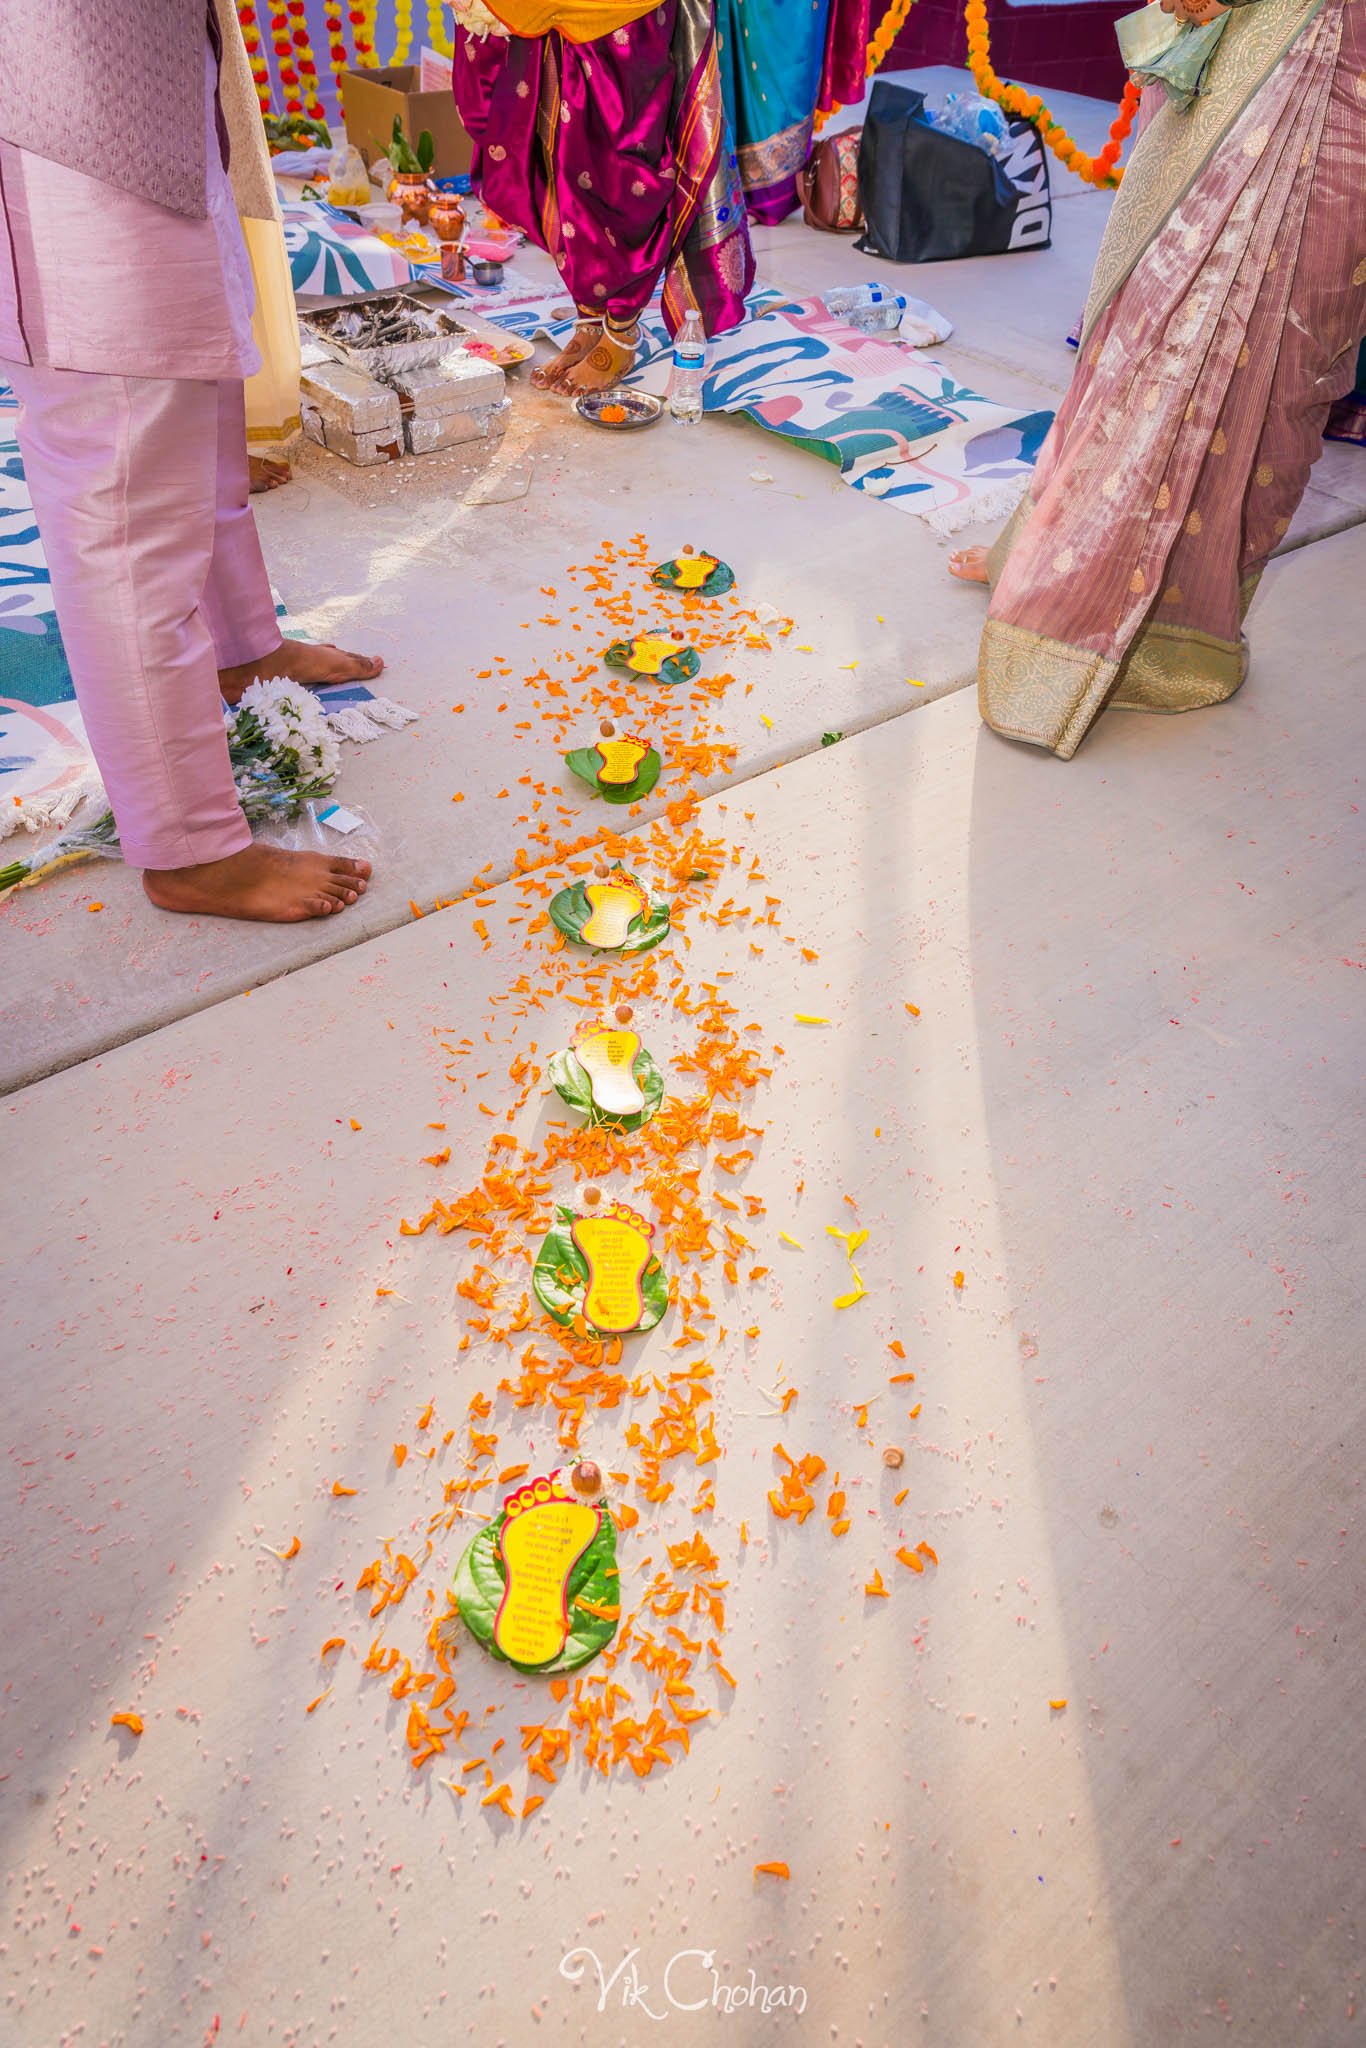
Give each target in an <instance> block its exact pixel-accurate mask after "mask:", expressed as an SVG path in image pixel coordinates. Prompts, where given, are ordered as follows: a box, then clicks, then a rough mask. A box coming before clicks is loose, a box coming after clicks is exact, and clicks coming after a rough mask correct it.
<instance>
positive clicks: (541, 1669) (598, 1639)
mask: <svg viewBox="0 0 1366 2048" xmlns="http://www.w3.org/2000/svg"><path fill="white" fill-rule="evenodd" d="M505 1520H506V1517H505V1516H504V1515H503V1514H502V1513H501V1511H500V1512H499V1514H498V1515H496V1516H495V1518H494V1519H493V1521H491V1522H486V1523H485V1525H484V1527H483V1528H482V1529H481V1530H480V1531H479V1533H478V1535H477V1536H475V1537H474V1539H473V1541H472V1542H470V1543H469V1544H467V1545H466V1547H465V1549H464V1551H463V1552H462V1553H461V1557H460V1561H459V1563H458V1564H457V1565H456V1568H455V1578H454V1580H453V1582H452V1591H453V1592H454V1594H455V1599H456V1605H457V1606H458V1607H459V1609H460V1618H461V1620H462V1621H463V1622H464V1624H465V1626H466V1628H467V1629H468V1630H469V1632H470V1634H471V1635H472V1636H473V1637H474V1638H475V1640H476V1642H478V1643H480V1644H482V1646H483V1648H484V1649H486V1650H487V1651H488V1653H489V1655H490V1656H491V1657H496V1658H497V1659H498V1662H499V1663H500V1664H512V1668H513V1670H514V1671H528V1672H534V1673H535V1675H536V1676H537V1677H543V1678H554V1677H557V1676H558V1675H559V1674H561V1673H563V1672H566V1671H577V1670H578V1669H579V1667H580V1665H583V1664H587V1663H588V1662H589V1661H590V1660H591V1659H592V1658H594V1657H596V1656H598V1655H599V1654H600V1653H601V1652H602V1651H603V1650H605V1649H606V1648H607V1645H608V1644H609V1643H610V1642H611V1640H612V1638H613V1636H614V1635H615V1634H616V1632H617V1619H616V1617H613V1616H607V1615H601V1614H590V1613H588V1612H587V1611H586V1610H585V1609H584V1608H582V1607H579V1606H576V1604H575V1603H576V1601H577V1600H578V1599H579V1597H580V1595H582V1597H583V1598H584V1599H585V1600H591V1601H592V1603H593V1605H594V1606H595V1607H620V1605H621V1592H620V1584H621V1582H620V1579H619V1577H618V1575H617V1532H616V1527H615V1525H614V1523H613V1521H612V1517H611V1515H610V1514H608V1512H607V1510H606V1508H605V1507H604V1509H603V1514H602V1523H601V1526H600V1527H599V1529H598V1533H597V1535H596V1536H595V1537H594V1538H593V1541H592V1542H591V1543H590V1544H589V1546H588V1548H587V1550H585V1551H584V1553H583V1556H582V1557H581V1558H580V1559H579V1561H578V1563H577V1564H576V1565H575V1566H574V1569H573V1571H572V1572H571V1573H570V1575H569V1579H568V1581H567V1584H566V1588H565V1591H566V1597H567V1603H568V1610H569V1634H568V1635H567V1636H566V1638H565V1643H564V1648H563V1649H562V1650H561V1651H560V1654H559V1656H558V1657H554V1658H552V1659H551V1661H550V1662H549V1663H548V1664H535V1665H530V1664H514V1663H512V1659H511V1658H510V1657H506V1656H504V1654H503V1652H502V1651H501V1650H500V1649H499V1648H498V1645H497V1644H496V1643H495V1642H494V1640H493V1630H494V1624H495V1623H496V1621H497V1619H498V1609H499V1607H500V1606H501V1605H502V1600H503V1588H504V1587H505V1586H506V1584H507V1574H506V1572H505V1570H504V1568H503V1560H502V1556H501V1554H500V1552H499V1548H498V1539H499V1535H500V1533H501V1531H502V1527H503V1523H504V1521H505Z"/></svg>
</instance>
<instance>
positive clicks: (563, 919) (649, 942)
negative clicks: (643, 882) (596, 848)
mask: <svg viewBox="0 0 1366 2048" xmlns="http://www.w3.org/2000/svg"><path fill="white" fill-rule="evenodd" d="M587 887H588V884H587V882H586V880H585V878H584V877H583V876H582V875H581V876H580V877H579V879H578V880H577V881H576V882H572V883H571V884H570V885H569V886H568V887H567V888H565V889H561V890H560V891H559V893H558V894H557V895H555V896H552V897H551V899H550V921H551V923H552V924H553V925H554V926H555V929H556V931H560V932H563V933H564V935H565V937H566V938H567V939H572V940H573V941H574V943H575V945H577V946H585V945H586V946H588V947H589V948H590V949H591V950H592V951H594V952H608V953H648V952H649V950H650V948H651V947H652V946H657V945H658V944H659V942H660V940H661V939H663V938H666V937H667V936H668V932H669V906H668V904H667V903H662V902H655V903H652V904H651V905H650V908H649V910H648V911H647V912H646V913H645V915H644V916H643V917H642V916H641V915H640V914H639V913H637V915H636V916H635V917H633V918H632V919H631V922H630V923H629V924H628V925H627V927H626V936H625V938H624V939H623V940H622V942H621V944H620V945H619V946H593V943H592V941H591V939H585V938H584V936H583V928H584V926H585V925H586V924H587V922H588V920H589V918H590V917H591V916H592V915H593V906H592V904H591V903H590V902H589V901H588V896H587V893H586V892H587Z"/></svg>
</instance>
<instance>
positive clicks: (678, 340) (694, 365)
mask: <svg viewBox="0 0 1366 2048" xmlns="http://www.w3.org/2000/svg"><path fill="white" fill-rule="evenodd" d="M706 374H707V337H706V334H705V333H704V331H703V328H702V316H701V314H700V313H689V314H687V315H686V317H685V319H684V321H683V325H682V326H681V327H680V328H679V330H678V333H677V334H676V335H675V336H674V369H673V376H672V377H671V378H670V379H669V411H670V412H671V413H672V414H673V416H674V418H675V419H676V420H686V421H687V423H688V424H689V426H694V425H696V423H697V421H698V420H700V419H701V417H702V384H703V380H704V379H705V377H706Z"/></svg>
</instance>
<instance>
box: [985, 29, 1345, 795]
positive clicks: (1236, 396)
mask: <svg viewBox="0 0 1366 2048" xmlns="http://www.w3.org/2000/svg"><path fill="white" fill-rule="evenodd" d="M1362 16H1366V0H1326V4H1325V5H1324V6H1323V7H1322V8H1321V9H1320V11H1319V12H1318V14H1317V15H1316V17H1315V18H1314V19H1313V20H1312V21H1311V22H1310V23H1309V24H1308V25H1307V26H1306V27H1305V28H1304V30H1303V31H1302V32H1301V33H1300V34H1299V35H1298V36H1297V37H1295V38H1294V39H1293V40H1292V41H1291V43H1290V46H1289V48H1288V49H1287V50H1286V52H1285V54H1284V55H1283V56H1282V57H1281V58H1280V61H1279V63H1277V64H1276V65H1275V67H1274V69H1272V70H1271V72H1270V75H1269V76H1268V77H1267V78H1266V79H1265V80H1264V82H1263V83H1262V84H1261V85H1260V86H1259V87H1258V88H1257V89H1256V90H1255V91H1253V92H1252V93H1251V96H1250V97H1249V98H1248V100H1247V103H1246V105H1245V106H1244V107H1243V109H1242V111H1241V113H1239V114H1238V116H1237V118H1236V119H1235V120H1233V122H1232V124H1231V126H1229V127H1228V129H1227V132H1226V133H1225V134H1224V135H1223V137H1222V139H1221V140H1220V141H1219V142H1218V145H1217V147H1216V148H1214V149H1213V151H1212V152H1211V155H1210V157H1209V159H1208V161H1207V162H1206V163H1205V164H1204V165H1203V166H1201V167H1200V169H1199V174H1198V176H1196V177H1194V178H1193V179H1192V180H1191V182H1190V183H1189V184H1188V185H1187V187H1186V189H1185V190H1184V191H1182V192H1181V193H1180V194H1179V196H1178V197H1177V199H1176V201H1175V203H1174V204H1172V205H1171V207H1170V209H1169V210H1168V211H1167V213H1166V214H1165V217H1164V218H1161V219H1160V223H1159V224H1158V225H1157V226H1156V228H1155V231H1154V232H1152V233H1151V234H1150V235H1149V236H1148V237H1147V239H1146V241H1145V242H1143V243H1142V245H1141V246H1140V248H1139V252H1138V254H1137V256H1136V258H1135V260H1133V262H1132V266H1131V268H1129V270H1128V271H1127V274H1125V275H1124V276H1123V278H1122V281H1121V282H1120V283H1119V285H1118V287H1117V289H1115V290H1114V291H1113V294H1112V295H1111V296H1110V298H1109V300H1108V302H1107V303H1105V304H1104V306H1103V309H1102V310H1101V311H1100V312H1099V314H1098V315H1096V314H1095V313H1094V311H1093V315H1092V325H1091V327H1090V329H1089V331H1088V333H1087V334H1086V336H1085V337H1084V339H1083V343H1082V348H1081V353H1080V359H1079V361H1078V365H1077V372H1076V376H1075V378H1074V381H1073V384H1072V388H1071V390H1070V391H1069V393H1068V396H1067V399H1066V401H1065V402H1064V405H1063V407H1062V409H1061V410H1060V412H1059V415H1058V419H1057V422H1056V424H1055V426H1054V429H1053V432H1052V434H1051V435H1050V437H1049V440H1048V442H1047V443H1046V445H1045V447H1044V449H1043V451H1042V453H1041V456H1040V461H1039V465H1038V468H1037V470H1036V473H1035V477H1034V479H1033V482H1032V485H1031V488H1030V493H1029V497H1028V498H1027V499H1026V501H1025V502H1024V504H1023V505H1022V506H1021V509H1020V511H1019V512H1018V513H1017V515H1016V517H1015V519H1014V520H1012V522H1011V524H1010V526H1009V527H1008V528H1007V530H1006V533H1005V534H1004V535H1003V536H1002V538H1001V541H1000V542H998V543H997V547H996V548H995V549H994V550H993V555H992V580H993V585H994V589H993V596H992V602H991V608H990V612H989V616H988V621H987V626H986V630H985V633H984V635H983V643H982V654H981V661H980V666H979V698H980V703H981V708H982V713H983V716H984V717H985V718H986V720H987V722H988V723H989V724H991V725H992V726H994V727H995V729H996V730H997V731H999V732H1002V733H1004V734H1006V735H1007V736H1009V737H1012V738H1017V739H1023V740H1028V741H1031V742H1033V743H1034V744H1036V745H1040V746H1046V747H1050V748H1052V749H1053V751H1054V752H1056V753H1058V754H1060V755H1062V756H1063V757H1064V758H1066V757H1068V756H1070V755H1071V754H1072V753H1074V752H1075V750H1076V748H1077V746H1078V745H1079V743H1080V741H1081V739H1082V738H1083V736H1084V735H1085V733H1086V731H1087V729H1088V728H1089V726H1090V725H1091V723H1092V721H1093V720H1094V719H1095V717H1096V716H1097V714H1098V713H1099V712H1100V710H1101V709H1102V708H1103V707H1104V706H1105V705H1106V704H1107V703H1109V704H1113V705H1115V706H1117V707H1121V708H1129V709H1147V710H1168V711H1175V710H1188V709H1193V708H1196V707H1197V706H1200V705H1206V704H1212V703H1217V702H1219V701H1220V700H1221V699H1223V698H1225V697H1227V696H1230V695H1231V694H1232V693H1233V691H1234V690H1236V689H1237V688H1238V686H1239V684H1240V683H1241V681H1242V679H1243V675H1244V673H1245V669H1246V655H1245V650H1244V646H1243V642H1242V637H1241V628H1242V618H1243V614H1244V612H1245V610H1246V608H1247V604H1248V602H1249V600H1250V598H1251V596H1252V593H1253V591H1254V590H1255V588H1256V582H1257V578H1258V577H1259V576H1260V573H1261V570H1262V567H1263V566H1264V564H1265V561H1266V557H1267V555H1268V554H1269V552H1270V550H1271V548H1272V547H1274V545H1275V544H1276V541H1277V540H1278V539H1279V538H1280V537H1281V536H1282V535H1283V534H1284V532H1285V529H1286V526H1287V525H1288V524H1289V519H1290V516H1291V514H1292V513H1293V511H1294V507H1295V505H1296V504H1297V503H1298V500H1299V497H1300V495H1301V494H1302V492H1303V489H1304V483H1305V479H1306V478H1307V476H1308V471H1309V465H1310V463H1311V462H1312V461H1313V458H1314V455H1315V453H1316V452H1317V448H1318V445H1319V437H1320V436H1321V433H1322V427H1323V419H1324V416H1325V414H1326V411H1327V407H1328V404H1329V402H1330V401H1331V399H1332V398H1333V397H1335V396H1337V395H1339V390H1340V389H1341V388H1345V383H1346V382H1347V381H1350V376H1351V371H1352V367H1353V363H1352V357H1351V353H1350V349H1351V343H1352V341H1353V338H1354V335H1355V334H1357V333H1359V331H1360V328H1359V325H1358V324H1357V323H1358V322H1360V321H1363V320H1366V302H1364V301H1366V295H1364V294H1363V291H1362V289H1361V286H1360V284H1357V283H1349V279H1351V278H1352V274H1353V265H1354V264H1356V265H1357V267H1358V268H1360V267H1361V266H1360V262H1359V259H1360V257H1361V255H1362V249H1361V247H1360V246H1358V245H1359V244H1361V242H1362V240H1363V237H1364V236H1366V228H1364V227H1363V223H1362V220H1361V211H1362V209H1361V206H1360V180H1361V147H1362V143H1361V117H1360V113H1359V111H1358V110H1356V109H1354V108H1353V107H1352V106H1351V105H1350V104H1349V102H1350V101H1351V100H1352V99H1353V98H1354V78H1353V76H1352V74H1353V73H1354V72H1355V71H1357V70H1359V68H1360V63H1359V58H1358V57H1356V56H1355V55H1354V54H1353V53H1354V52H1355V51H1356V49H1357V46H1358V44H1359V43H1360V41H1361V31H1360V29H1359V28H1358V27H1357V25H1356V17H1362ZM1349 18H1350V22H1351V27H1350V34H1349V33H1348V31H1347V27H1346V24H1347V22H1348V19H1349ZM1349 44H1350V48H1349V47H1348V45H1349ZM1353 179H1354V180H1355V187H1354V189H1355V192H1356V195H1357V203H1356V204H1355V206H1353V205H1351V204H1349V203H1348V187H1349V185H1350V184H1351V181H1352V180H1353ZM1344 181H1345V182H1344ZM1104 261H1105V252H1104V251H1102V258H1101V263H1102V266H1103V264H1104ZM1339 352H1341V370H1340V371H1338V370H1336V368H1335V363H1336V359H1337V357H1338V355H1339ZM1335 377H1336V378H1337V379H1338V382H1337V383H1336V384H1335Z"/></svg>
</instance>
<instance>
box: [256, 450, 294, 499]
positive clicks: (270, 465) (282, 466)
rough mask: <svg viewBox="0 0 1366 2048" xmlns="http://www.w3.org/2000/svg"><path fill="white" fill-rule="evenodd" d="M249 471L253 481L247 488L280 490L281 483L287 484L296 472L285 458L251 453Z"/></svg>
mask: <svg viewBox="0 0 1366 2048" xmlns="http://www.w3.org/2000/svg"><path fill="white" fill-rule="evenodd" d="M247 472H248V475H249V476H250V479H251V481H250V482H249V484H248V485H247V489H248V490H249V491H251V492H253V493H255V492H257V491H278V490H279V488H280V486H281V484H287V483H288V482H289V480H290V478H291V477H292V476H293V474H294V472H293V470H292V469H291V468H290V466H289V464H288V463H287V462H285V461H284V460H283V459H280V460H277V459H276V457H275V456H273V455H249V456H248V457H247Z"/></svg>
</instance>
